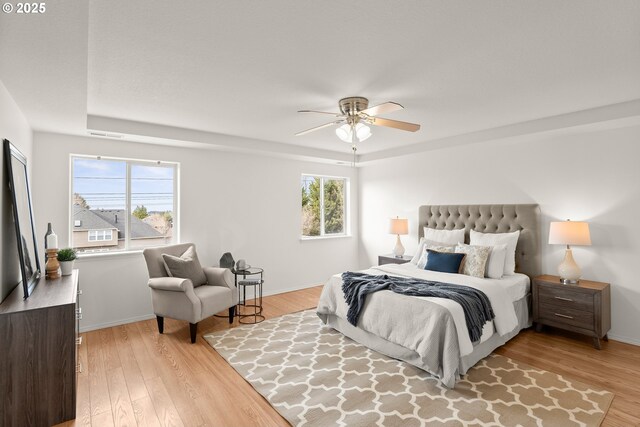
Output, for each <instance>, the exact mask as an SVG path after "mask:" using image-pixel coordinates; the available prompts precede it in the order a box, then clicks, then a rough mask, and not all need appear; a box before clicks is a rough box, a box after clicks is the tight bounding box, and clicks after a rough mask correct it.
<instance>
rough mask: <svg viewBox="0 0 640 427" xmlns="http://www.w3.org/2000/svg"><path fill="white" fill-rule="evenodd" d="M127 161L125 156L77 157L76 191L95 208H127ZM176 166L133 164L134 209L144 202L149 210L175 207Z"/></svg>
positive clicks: (74, 170)
mask: <svg viewBox="0 0 640 427" xmlns="http://www.w3.org/2000/svg"><path fill="white" fill-rule="evenodd" d="M126 169H127V164H126V162H125V161H121V160H106V159H101V160H97V159H81V158H75V159H73V191H74V193H78V194H80V195H81V196H82V197H84V199H85V200H86V201H87V204H88V205H89V206H90V207H91V209H124V208H125V206H126V204H125V197H126ZM174 170H175V169H174V168H173V167H167V166H161V165H159V166H155V165H148V166H147V165H138V164H134V165H132V166H131V209H135V207H136V206H137V205H144V206H146V207H147V210H148V211H149V212H155V211H160V212H161V211H172V210H173V197H174V194H173V180H174Z"/></svg>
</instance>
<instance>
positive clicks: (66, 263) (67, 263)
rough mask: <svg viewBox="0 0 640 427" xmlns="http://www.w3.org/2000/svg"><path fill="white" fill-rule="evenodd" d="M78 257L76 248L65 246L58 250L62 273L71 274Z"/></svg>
mask: <svg viewBox="0 0 640 427" xmlns="http://www.w3.org/2000/svg"><path fill="white" fill-rule="evenodd" d="M76 258H77V253H76V251H75V249H72V248H65V249H60V250H59V251H58V262H59V263H60V274H62V275H63V276H69V275H71V273H72V272H73V264H74V261H75V259H76Z"/></svg>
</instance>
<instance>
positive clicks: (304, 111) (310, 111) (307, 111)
mask: <svg viewBox="0 0 640 427" xmlns="http://www.w3.org/2000/svg"><path fill="white" fill-rule="evenodd" d="M298 113H318V114H329V115H331V116H335V117H344V114H341V113H330V112H328V111H316V110H298Z"/></svg>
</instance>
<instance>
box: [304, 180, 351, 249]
mask: <svg viewBox="0 0 640 427" xmlns="http://www.w3.org/2000/svg"><path fill="white" fill-rule="evenodd" d="M346 182H347V180H346V179H345V178H325V177H318V176H309V175H304V176H303V177H302V188H301V197H302V235H303V236H308V237H312V236H322V235H331V234H344V233H345V231H346V209H345V208H346V202H345V199H346Z"/></svg>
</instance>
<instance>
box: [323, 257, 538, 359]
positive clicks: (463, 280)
mask: <svg viewBox="0 0 640 427" xmlns="http://www.w3.org/2000/svg"><path fill="white" fill-rule="evenodd" d="M364 273H368V274H375V275H380V274H389V275H392V276H402V277H415V278H417V279H422V280H434V281H438V282H443V283H453V284H456V285H464V286H469V287H472V288H475V289H478V290H480V291H482V292H484V293H485V295H487V297H488V298H489V301H490V302H491V307H492V308H493V312H494V314H495V319H494V320H493V321H489V322H487V323H486V324H485V326H484V328H483V333H482V338H481V339H480V342H484V341H486V340H487V339H489V338H490V337H491V336H492V335H493V334H494V333H498V334H499V335H501V336H503V335H506V334H508V333H509V332H512V331H513V330H514V329H515V328H516V327H517V326H518V318H517V316H516V312H515V309H514V305H513V303H514V302H515V301H517V300H519V299H521V298H523V297H524V296H525V295H526V294H527V293H528V291H529V278H528V277H527V276H526V275H524V274H514V275H511V276H504V277H503V278H502V279H487V278H477V277H472V276H466V275H462V274H451V273H440V272H436V271H429V270H423V269H419V268H418V267H416V266H415V265H414V264H411V263H407V264H387V265H381V266H376V267H372V268H370V269H368V270H365V271H364ZM328 285H330V286H331V287H332V288H333V290H334V292H335V293H337V292H340V294H342V288H341V285H342V278H341V277H340V275H339V274H337V275H335V276H333V277H332V279H331V281H330V283H328ZM411 298H417V299H424V300H427V301H429V302H432V303H435V304H438V305H440V306H442V307H444V308H445V309H447V310H448V311H449V312H450V313H451V316H452V318H453V321H454V324H455V326H456V332H457V336H458V343H459V348H460V356H466V355H468V354H470V353H471V352H472V351H473V343H472V342H471V339H470V338H469V332H468V329H467V326H466V321H465V318H464V311H463V310H462V306H460V304H458V303H457V302H455V301H452V300H449V299H445V298H435V297H411ZM335 300H338V298H337V297H336V298H335ZM338 304H339V305H342V306H343V307H341V308H342V309H339V310H337V312H338V313H339V312H343V311H344V313H346V309H347V306H346V303H345V302H344V297H343V298H341V303H338ZM336 308H337V307H336ZM365 309H366V308H365ZM341 317H342V316H341ZM383 338H386V337H383Z"/></svg>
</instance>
